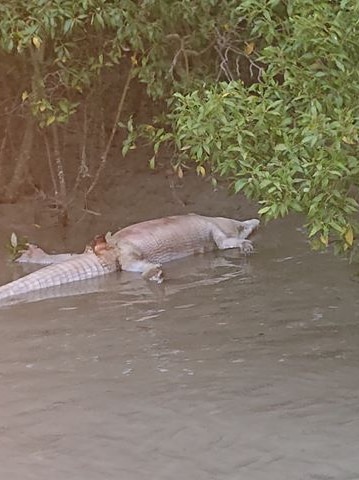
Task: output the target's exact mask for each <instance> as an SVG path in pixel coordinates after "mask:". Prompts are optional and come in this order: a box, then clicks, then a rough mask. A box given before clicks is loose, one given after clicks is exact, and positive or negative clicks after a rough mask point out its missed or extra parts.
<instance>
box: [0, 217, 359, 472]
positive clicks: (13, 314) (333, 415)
mask: <svg viewBox="0 0 359 480" xmlns="http://www.w3.org/2000/svg"><path fill="white" fill-rule="evenodd" d="M256 246H257V252H256V253H255V254H254V255H253V256H251V257H250V258H243V257H241V256H240V255H239V254H238V253H237V252H235V251H227V252H220V253H216V254H208V255H205V256H198V257H193V258H188V259H184V260H181V261H178V262H176V263H173V264H169V265H168V266H167V268H166V276H167V281H166V283H165V284H164V285H162V286H149V285H148V284H147V283H146V282H144V281H143V280H142V279H141V278H140V277H138V276H137V275H135V274H129V273H123V274H118V275H111V276H109V277H107V278H103V279H98V280H93V281H89V282H84V283H83V284H81V285H80V284H79V285H72V286H69V287H67V289H58V290H56V291H53V292H51V295H53V296H55V298H42V299H40V298H32V299H30V300H31V301H30V302H27V303H20V304H15V305H9V306H7V307H4V308H2V309H0V328H1V337H0V348H1V355H0V406H1V410H0V412H1V418H0V478H1V479H4V480H30V479H31V480H32V479H33V480H45V479H46V480H110V479H114V480H115V479H116V480H144V479H153V480H242V479H243V480H334V479H335V480H355V479H359V401H358V398H359V309H358V307H359V296H358V289H359V283H357V281H356V277H355V268H354V267H352V266H349V265H348V264H347V263H346V262H345V261H343V260H340V259H338V258H334V257H333V256H332V255H331V254H330V253H324V254H323V253H322V254H319V253H315V252H311V251H310V249H309V247H308V245H307V243H306V240H305V236H304V234H303V232H302V231H301V228H300V222H299V220H298V219H295V218H294V219H287V220H285V221H280V222H273V223H272V224H270V225H269V226H268V227H264V228H263V229H262V230H261V232H260V233H259V235H258V236H257V239H256ZM7 268H8V270H7V271H6V272H5V273H4V272H3V276H4V277H5V276H6V275H7V276H10V275H13V274H14V271H13V270H11V268H12V269H13V268H15V267H10V266H9V267H7ZM17 268H18V269H19V268H20V267H17ZM21 268H22V267H21ZM19 271H20V270H19Z"/></svg>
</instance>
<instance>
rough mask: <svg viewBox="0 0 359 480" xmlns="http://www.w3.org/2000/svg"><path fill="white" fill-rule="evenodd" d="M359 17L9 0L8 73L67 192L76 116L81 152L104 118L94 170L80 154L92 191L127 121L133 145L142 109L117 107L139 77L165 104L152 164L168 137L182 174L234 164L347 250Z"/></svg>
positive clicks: (283, 7) (255, 7) (334, 8)
mask: <svg viewBox="0 0 359 480" xmlns="http://www.w3.org/2000/svg"><path fill="white" fill-rule="evenodd" d="M358 19H359V4H358V2H352V1H351V0H338V1H333V0H317V1H315V2H313V1H310V0H241V1H240V2H238V0H142V1H141V2H139V1H137V0H122V1H121V2H117V1H116V0H80V1H74V0H27V1H25V0H17V1H16V2H14V1H12V0H5V1H3V2H2V3H1V4H0V48H1V52H0V53H1V58H2V60H3V63H5V65H6V67H7V68H6V69H5V73H3V74H2V75H1V74H0V81H2V82H3V85H5V86H6V88H7V89H9V91H10V93H11V95H13V96H14V97H15V98H17V99H18V103H19V105H21V107H22V114H25V116H26V115H27V117H30V116H31V117H32V116H34V117H35V118H36V120H37V124H38V125H39V126H40V128H41V129H42V132H44V137H45V138H46V139H47V140H46V141H45V145H46V151H47V152H48V153H49V152H50V153H51V152H52V154H53V157H54V161H53V166H52V167H51V162H50V161H49V165H50V170H51V176H52V178H54V177H56V175H57V176H58V180H56V178H55V181H54V180H53V183H54V190H55V193H56V191H57V190H62V192H63V193H62V196H63V197H64V196H66V194H67V193H66V191H67V190H66V188H67V185H66V182H65V177H66V172H65V170H66V169H65V168H64V165H63V164H62V162H61V157H62V156H64V157H66V156H67V155H66V152H65V148H66V129H65V125H67V124H68V122H71V121H72V119H73V118H74V117H76V121H77V123H80V122H79V118H82V117H83V119H84V120H83V125H82V127H81V128H80V131H82V132H83V137H84V138H85V140H84V142H83V143H84V145H83V147H82V154H81V155H83V152H84V151H86V138H93V137H95V136H94V135H91V132H99V134H98V142H100V144H101V145H102V148H103V152H104V153H103V154H102V155H100V156H99V159H98V163H97V167H98V168H97V170H96V169H92V171H91V169H89V168H88V165H87V163H86V161H83V158H81V164H80V166H79V171H78V174H77V177H76V179H75V181H74V189H76V188H78V187H79V185H80V181H79V179H81V178H83V177H82V175H83V176H84V177H85V178H87V177H92V178H91V180H90V187H88V188H87V192H90V191H92V190H93V188H94V185H95V184H96V182H97V180H98V177H99V173H100V171H101V169H102V168H103V167H104V165H105V161H106V157H107V153H108V151H109V149H110V145H111V142H112V140H113V138H114V135H115V133H116V131H117V129H118V127H121V126H122V127H123V126H126V128H127V129H128V131H129V137H128V139H127V140H126V141H125V142H124V143H123V144H122V152H123V154H125V153H126V152H127V151H128V150H129V149H130V148H133V141H134V139H135V137H136V128H135V127H134V124H133V121H132V114H133V113H134V112H133V111H131V108H130V107H129V106H127V110H130V111H129V113H128V115H127V118H120V116H121V113H122V110H123V109H122V106H123V103H124V100H125V98H127V97H126V95H127V92H128V91H129V90H130V87H129V85H130V81H131V79H133V78H134V77H136V78H137V79H138V81H139V82H141V83H142V84H144V85H145V87H146V90H147V93H148V95H149V96H150V98H151V99H153V100H154V101H155V102H157V108H162V107H164V111H163V112H162V116H161V117H159V118H160V121H159V123H160V125H159V127H158V128H155V127H154V126H153V125H147V126H145V127H144V128H143V130H142V131H144V132H145V134H146V136H147V137H150V139H151V140H152V142H153V145H154V156H153V157H152V159H151V160H150V166H151V167H152V168H153V167H154V166H155V161H156V156H157V154H158V151H159V148H160V146H161V144H162V143H164V142H170V143H172V145H174V146H175V148H176V150H177V157H176V158H175V159H174V166H175V168H176V171H177V173H178V174H179V175H183V168H182V162H184V161H186V160H187V161H188V159H191V160H194V161H195V162H196V168H197V172H198V173H199V174H200V175H205V174H206V173H209V172H211V173H212V174H213V175H214V176H215V175H222V176H224V177H227V178H229V179H230V180H231V181H232V185H233V188H234V191H235V192H239V191H242V192H244V193H245V194H246V195H247V196H249V197H251V198H254V199H257V200H259V202H260V204H261V209H260V213H261V214H262V215H263V216H265V217H266V218H275V217H278V216H284V215H286V214H287V213H289V212H291V211H296V212H303V213H304V214H305V215H306V216H307V218H308V234H309V236H310V238H311V239H312V240H313V244H314V246H316V247H320V246H326V245H328V243H330V242H331V240H332V238H335V240H338V241H337V242H336V246H337V248H338V249H339V250H340V249H341V250H347V249H349V248H350V247H355V246H356V243H355V235H356V234H357V232H358V226H357V225H356V223H355V218H356V214H357V209H358V204H357V202H356V195H357V190H358V186H359V185H358V184H359V180H358V173H359V165H358V159H357V148H358V144H359V138H358V123H359V120H358V117H359V114H358V109H359V106H358V101H357V99H358V94H359V81H358V80H359V70H358V68H357V65H358V62H359V45H358V43H359V42H358V38H359V37H358V33H359V32H358V22H359V20H358ZM118 71H120V75H118ZM109 72H110V75H108V73H109ZM114 72H115V73H116V75H115V74H114ZM5 75H7V77H5ZM5 78H6V81H5ZM9 78H10V81H8V79H9ZM119 78H120V79H121V82H122V85H121V87H122V93H121V88H120V89H119V86H118V82H119ZM105 79H106V81H105ZM126 79H127V80H126ZM11 80H13V81H11ZM13 85H16V87H15V86H13ZM19 89H20V93H19V91H18V90H19ZM114 96H116V99H117V98H118V97H119V105H118V108H117V113H116V114H114V111H113V105H112V104H111V103H112V98H113V97H114ZM109 99H110V101H109ZM12 101H13V99H12ZM166 102H167V107H166ZM89 103H90V104H91V108H87V106H88V104H89ZM18 107H19V106H18V105H16V102H15V107H14V106H13V105H10V106H8V107H7V109H8V110H9V111H12V110H16V109H18ZM111 108H112V109H111ZM88 110H89V111H90V113H91V114H88V116H86V112H87V111H88ZM132 110H134V109H132ZM108 112H110V114H111V115H112V116H111V115H109V113H108ZM97 113H98V115H97ZM80 115H81V116H80ZM9 118H10V117H9ZM107 118H114V122H113V124H111V125H110V126H108V125H105V119H107ZM90 120H91V121H92V123H93V125H92V129H91V128H90V127H91V126H90V125H88V122H90ZM75 123H76V122H75ZM11 125H12V124H11V121H10V122H9V128H7V131H9V130H10V127H11ZM29 125H30V126H31V124H29ZM15 128H16V127H15ZM25 131H28V130H25ZM106 131H110V132H111V134H110V135H109V138H107V139H106V138H104V137H105V135H106ZM86 135H87V137H86ZM8 136H9V138H10V137H11V135H10V134H9V135H8ZM24 137H25V135H24ZM36 138H37V141H38V137H36ZM95 138H96V137H95ZM48 139H50V140H51V141H50V142H49V140H48ZM26 140H27V145H28V149H30V147H31V141H30V140H31V136H30V134H29V135H28V136H27V137H26ZM11 143H12V144H16V142H13V141H12V142H11V141H10V140H9V141H8V144H11ZM3 144H4V142H3V143H2V145H1V148H0V170H1V154H2V151H3V150H4V148H3ZM21 149H22V146H21V148H20V149H19V150H21ZM50 153H49V155H50ZM7 156H8V157H11V155H7ZM30 156H31V155H27V157H30ZM13 157H14V155H13ZM27 157H26V156H23V157H22V162H23V163H25V162H26V158H27ZM20 163H21V162H20ZM20 170H21V169H19V168H15V172H16V171H20ZM23 171H25V170H24V169H23ZM60 187H61V188H60ZM333 234H334V237H333Z"/></svg>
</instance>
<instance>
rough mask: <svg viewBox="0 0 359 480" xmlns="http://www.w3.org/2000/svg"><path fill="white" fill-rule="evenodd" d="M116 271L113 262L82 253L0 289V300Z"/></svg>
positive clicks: (115, 265)
mask: <svg viewBox="0 0 359 480" xmlns="http://www.w3.org/2000/svg"><path fill="white" fill-rule="evenodd" d="M117 269H118V265H117V263H116V262H115V261H113V262H112V261H111V262H104V261H101V259H100V258H99V257H98V256H97V255H95V254H94V253H84V254H82V255H78V256H76V257H75V258H73V259H70V260H67V261H65V262H62V263H57V264H54V265H49V266H47V267H44V268H41V269H40V270H37V271H36V272H33V273H30V274H29V275H26V276H25V277H22V278H19V279H18V280H15V281H13V282H10V283H8V284H6V285H3V286H1V287H0V300H3V299H7V298H10V297H14V296H18V295H21V294H26V293H28V292H33V291H35V290H41V289H44V288H49V287H56V286H59V285H64V284H66V283H70V282H77V281H80V280H86V279H88V278H94V277H98V276H101V275H106V274H107V273H111V272H114V271H116V270H117Z"/></svg>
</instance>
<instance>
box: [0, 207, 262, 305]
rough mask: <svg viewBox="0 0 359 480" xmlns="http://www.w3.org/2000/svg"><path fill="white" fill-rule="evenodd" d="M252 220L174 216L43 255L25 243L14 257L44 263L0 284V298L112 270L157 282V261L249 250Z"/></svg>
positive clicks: (159, 267) (160, 277)
mask: <svg viewBox="0 0 359 480" xmlns="http://www.w3.org/2000/svg"><path fill="white" fill-rule="evenodd" d="M258 225H259V220H257V219H251V220H245V221H239V220H233V219H230V218H223V217H205V216H201V215H196V214H190V215H178V216H172V217H164V218H159V219H155V220H149V221H146V222H142V223H137V224H135V225H131V226H129V227H126V228H123V229H121V230H119V231H118V232H116V233H114V234H113V235H111V234H110V233H108V234H106V235H100V236H98V237H96V238H95V239H94V241H93V242H92V243H91V245H89V246H88V247H87V248H86V250H85V251H84V253H80V254H68V253H65V254H57V255H49V254H47V253H45V252H44V251H43V250H42V249H41V248H39V247H36V246H35V245H29V246H28V249H27V250H26V251H25V252H24V253H23V254H22V255H21V256H20V257H19V258H18V259H17V261H18V262H24V263H25V262H26V263H39V264H47V265H48V266H46V267H44V268H42V269H40V270H37V271H35V272H33V273H30V274H29V275H27V276H25V277H22V278H20V279H18V280H15V281H13V282H10V283H8V284H6V285H3V286H1V287H0V300H2V299H7V298H10V297H14V296H18V295H20V294H25V293H28V292H32V291H35V290H40V289H43V288H48V287H54V286H58V285H63V284H65V283H70V282H76V281H79V280H85V279H88V278H93V277H97V276H100V275H105V274H107V273H111V272H114V271H116V270H124V271H129V272H140V273H142V276H143V277H144V278H145V279H147V280H152V281H155V282H157V283H161V282H162V281H163V271H162V263H165V262H169V261H172V260H176V259H178V258H182V257H186V256H189V255H195V254H199V253H205V252H209V251H211V250H215V249H219V250H224V249H228V248H238V249H239V250H240V251H241V252H242V253H244V254H248V253H251V252H252V251H253V245H252V243H251V241H250V240H248V239H247V238H248V237H249V236H250V235H251V233H252V232H253V231H254V230H256V229H257V227H258Z"/></svg>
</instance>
